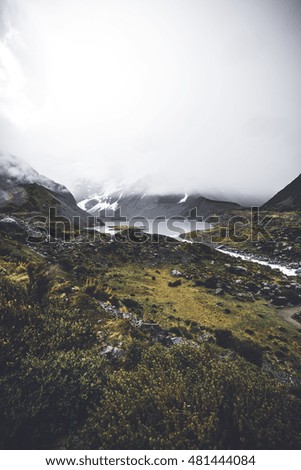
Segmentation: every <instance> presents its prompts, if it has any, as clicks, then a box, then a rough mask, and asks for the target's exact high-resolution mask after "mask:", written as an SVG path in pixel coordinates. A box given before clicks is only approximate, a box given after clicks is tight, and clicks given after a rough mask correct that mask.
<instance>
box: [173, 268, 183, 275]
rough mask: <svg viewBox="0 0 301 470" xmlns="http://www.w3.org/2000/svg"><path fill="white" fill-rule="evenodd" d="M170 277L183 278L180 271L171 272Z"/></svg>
mask: <svg viewBox="0 0 301 470" xmlns="http://www.w3.org/2000/svg"><path fill="white" fill-rule="evenodd" d="M171 275H172V276H173V277H181V276H183V274H182V273H181V272H180V271H178V270H177V269H173V270H172V271H171Z"/></svg>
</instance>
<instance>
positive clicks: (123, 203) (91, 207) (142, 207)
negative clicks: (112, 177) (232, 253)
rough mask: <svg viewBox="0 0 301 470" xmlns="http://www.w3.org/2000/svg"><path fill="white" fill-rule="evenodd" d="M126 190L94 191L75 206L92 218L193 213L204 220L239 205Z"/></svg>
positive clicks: (200, 198)
mask: <svg viewBox="0 0 301 470" xmlns="http://www.w3.org/2000/svg"><path fill="white" fill-rule="evenodd" d="M132 191H133V190H132V188H131V190H129V189H128V188H118V189H117V190H113V191H112V192H110V191H100V192H99V193H97V192H95V193H93V194H91V195H90V196H88V197H85V198H84V199H82V200H80V201H79V202H78V206H79V207H80V208H81V209H82V210H85V211H87V212H89V213H90V214H91V215H93V216H100V217H101V218H106V217H116V218H119V217H120V216H121V217H126V218H127V219H130V218H133V217H137V218H138V217H145V218H148V219H153V218H156V217H187V216H189V215H190V214H191V211H193V212H192V213H197V215H199V216H203V217H207V216H208V215H213V214H221V213H224V212H226V211H228V210H231V209H239V208H240V206H239V205H238V204H236V203H233V202H225V201H216V200H212V199H208V198H205V197H203V196H201V195H200V194H187V193H182V194H165V195H154V194H149V193H148V192H136V193H135V192H132Z"/></svg>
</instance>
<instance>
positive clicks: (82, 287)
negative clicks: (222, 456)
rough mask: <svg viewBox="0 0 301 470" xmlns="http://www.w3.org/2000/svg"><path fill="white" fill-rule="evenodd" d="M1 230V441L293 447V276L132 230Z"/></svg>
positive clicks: (296, 339)
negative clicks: (72, 233) (68, 235)
mask: <svg viewBox="0 0 301 470" xmlns="http://www.w3.org/2000/svg"><path fill="white" fill-rule="evenodd" d="M0 238H1V240H0V241H1V244H0V271H1V279H0V283H1V291H0V292H1V293H0V321H1V323H0V328H1V329H0V334H1V335H0V341H1V342H0V348H1V355H0V357H1V379H0V385H1V387H0V388H1V396H0V398H1V400H0V403H1V405H0V416H1V419H0V431H1V432H0V434H1V436H2V438H1V446H2V448H82V449H84V448H87V449H89V448H91V449H102V448H103V449H110V448H111V449H143V448H144V449H181V448H187V449H214V448H220V449H248V448H255V449H256V448H258V449H260V448H268V449H273V448H275V449H276V448H278V449H279V448H282V449H290V448H292V449H297V448H299V446H300V432H301V427H300V426H301V425H300V423H301V420H300V417H301V324H300V327H299V325H298V322H297V321H296V320H290V315H291V313H296V312H297V313H298V310H299V307H298V306H299V305H301V284H300V282H299V278H297V277H286V276H285V275H283V274H282V273H281V272H278V271H275V270H272V269H270V268H269V267H266V266H261V265H258V264H255V263H250V262H247V261H243V260H240V259H235V258H233V257H230V256H228V255H225V254H223V253H219V252H217V251H216V250H215V249H214V248H211V247H210V246H208V245H205V244H202V243H195V244H188V243H181V242H177V241H172V240H170V239H168V238H164V237H158V239H157V241H156V242H154V240H153V241H152V242H151V240H150V236H149V235H146V234H144V235H143V237H141V233H138V234H137V233H136V232H135V231H133V230H131V229H129V230H125V231H123V232H121V233H120V234H117V235H116V236H115V240H114V241H111V240H110V239H109V238H108V237H107V236H106V235H105V234H95V233H92V232H90V233H89V234H86V235H83V234H82V235H78V236H77V237H75V238H74V239H73V240H70V241H63V240H59V239H58V240H53V243H46V242H44V243H40V244H37V243H35V244H34V243H31V244H30V243H28V242H27V241H26V240H25V238H24V237H23V236H22V230H21V229H20V227H19V228H18V230H16V231H15V232H14V231H13V230H6V231H5V230H2V233H1V234H0ZM296 246H297V242H296ZM293 249H295V248H294V247H293ZM290 251H291V250H290ZM290 309H292V310H290ZM300 310H301V309H300ZM288 320H289V322H288ZM293 321H294V323H293Z"/></svg>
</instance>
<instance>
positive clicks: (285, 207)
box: [262, 174, 301, 211]
mask: <svg viewBox="0 0 301 470" xmlns="http://www.w3.org/2000/svg"><path fill="white" fill-rule="evenodd" d="M262 208H263V209H266V210H279V211H294V210H301V174H300V175H299V176H297V178H295V179H294V180H293V181H292V182H291V183H289V184H288V185H287V186H286V187H285V188H284V189H282V190H281V191H279V192H278V193H277V194H276V195H275V196H273V197H272V198H271V199H270V200H269V201H267V202H266V203H265V204H264V205H263V206H262Z"/></svg>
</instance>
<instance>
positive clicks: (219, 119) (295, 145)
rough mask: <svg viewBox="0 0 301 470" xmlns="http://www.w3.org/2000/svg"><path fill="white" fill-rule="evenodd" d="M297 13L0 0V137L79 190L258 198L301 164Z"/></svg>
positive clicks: (262, 2) (251, 7) (257, 6)
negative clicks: (81, 184) (139, 189)
mask: <svg viewBox="0 0 301 470" xmlns="http://www.w3.org/2000/svg"><path fill="white" fill-rule="evenodd" d="M300 26H301V2H299V1H298V0H286V1H284V0H245V1H244V2H242V1H240V0H215V1H214V2H212V0H211V1H210V0H185V1H184V0H127V2H124V1H122V0H51V1H50V0H26V2H24V1H22V0H0V150H1V151H3V152H6V153H10V154H14V155H17V156H18V157H20V158H22V159H24V160H25V161H26V162H28V163H29V164H30V165H32V166H33V167H34V168H35V169H36V170H37V171H38V172H40V173H41V174H43V175H45V176H47V177H49V178H52V179H54V180H55V181H58V182H59V183H62V184H64V185H66V186H67V187H68V188H70V190H71V191H76V185H77V182H78V180H80V179H81V180H84V181H85V180H86V181H91V184H92V185H93V184H97V183H104V182H107V183H108V184H111V185H112V184H116V185H118V184H120V182H121V183H122V184H124V185H126V186H131V185H133V184H136V182H137V181H139V182H145V184H146V186H148V187H150V188H151V191H152V192H158V193H174V192H177V193H185V192H189V193H192V192H198V193H200V194H212V195H214V194H217V195H223V196H226V197H227V198H228V199H238V198H240V199H241V198H242V197H245V198H247V199H248V198H251V197H253V198H254V199H255V198H256V200H258V201H262V202H263V201H265V200H267V199H268V198H269V197H270V196H272V195H274V194H275V193H276V192H278V191H279V190H280V189H282V187H284V186H286V185H287V184H288V183H289V182H290V181H292V180H293V179H295V178H296V177H297V176H298V175H299V173H300V172H301V159H300V143H301V137H300V136H301V133H300V123H301V106H300V101H301V100H300V98H301V82H300V73H301V64H300V59H299V56H300V50H301V47H300V46H301V27H300ZM139 184H140V183H139Z"/></svg>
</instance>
